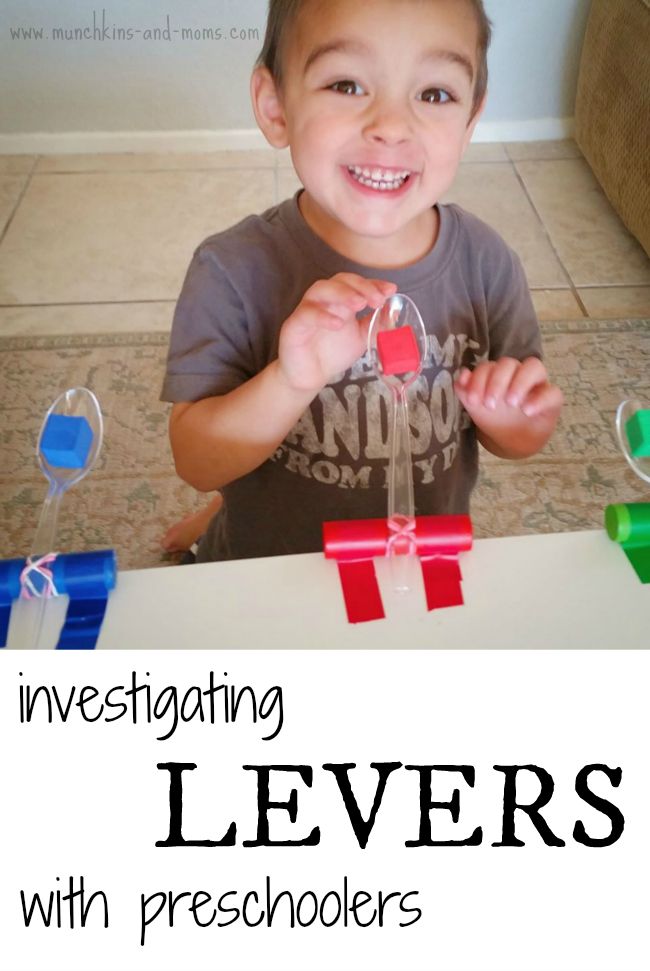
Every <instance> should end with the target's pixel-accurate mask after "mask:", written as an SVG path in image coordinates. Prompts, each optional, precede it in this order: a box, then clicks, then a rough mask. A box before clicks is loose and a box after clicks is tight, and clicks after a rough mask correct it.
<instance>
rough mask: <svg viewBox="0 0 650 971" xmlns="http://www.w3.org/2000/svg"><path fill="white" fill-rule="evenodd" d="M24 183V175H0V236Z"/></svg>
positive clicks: (25, 180)
mask: <svg viewBox="0 0 650 971" xmlns="http://www.w3.org/2000/svg"><path fill="white" fill-rule="evenodd" d="M26 182H27V176H26V175H0V236H2V233H3V232H4V229H5V226H6V225H7V223H8V222H9V219H10V218H11V214H12V212H13V211H14V209H15V208H16V203H17V202H18V199H19V198H20V193H21V192H22V191H23V188H24V187H25V183H26Z"/></svg>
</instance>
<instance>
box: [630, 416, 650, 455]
mask: <svg viewBox="0 0 650 971" xmlns="http://www.w3.org/2000/svg"><path fill="white" fill-rule="evenodd" d="M625 434H626V435H627V440H628V442H629V445H630V452H631V453H632V455H633V456H634V458H637V459H639V458H646V457H648V456H650V408H644V409H642V410H640V411H636V412H635V413H634V414H633V415H632V417H631V418H628V420H627V421H626V422H625Z"/></svg>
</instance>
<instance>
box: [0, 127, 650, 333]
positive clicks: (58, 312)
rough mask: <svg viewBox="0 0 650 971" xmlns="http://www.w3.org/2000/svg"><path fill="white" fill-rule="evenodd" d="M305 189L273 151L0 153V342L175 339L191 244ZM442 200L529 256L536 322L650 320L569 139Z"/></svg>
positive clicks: (648, 288) (640, 283)
mask: <svg viewBox="0 0 650 971" xmlns="http://www.w3.org/2000/svg"><path fill="white" fill-rule="evenodd" d="M298 184H299V183H298V180H297V177H296V175H295V172H294V171H293V168H292V166H291V160H290V158H289V155H288V153H287V152H279V153H278V152H274V151H272V150H270V149H269V150H256V151H250V152H214V153H209V154H167V155H155V154H144V155H135V154H120V155H52V156H0V336H3V335H4V336H9V335H15V334H28V333H29V334H36V333H41V334H57V333H59V334H60V333H70V332H75V333H84V332H93V331H94V332H102V333H110V332H116V331H136V330H137V331H143V330H156V331H164V330H166V329H167V328H168V327H169V325H170V321H171V316H172V313H173V308H174V302H175V299H176V297H177V295H178V292H179V289H180V286H181V283H182V280H183V277H184V274H185V270H186V268H187V264H188V262H189V260H190V257H191V255H192V252H193V250H194V248H195V246H196V245H197V244H198V243H199V242H200V241H201V240H202V239H203V238H204V237H205V236H207V235H209V234H210V233H213V232H215V231H217V230H219V229H222V228H225V227H226V226H228V225H230V224H232V223H233V222H235V221H237V220H238V219H241V218H242V217H243V216H245V215H247V214H248V213H250V212H253V211H261V210H263V209H265V208H267V207H268V206H271V205H273V203H274V202H276V201H279V200H281V199H284V198H286V197H287V196H288V195H290V194H292V193H293V192H294V191H295V189H296V188H297V186H298ZM447 198H448V199H449V200H453V201H456V202H459V203H460V204H461V205H463V206H465V207H466V208H468V209H470V210H471V211H472V212H475V213H476V214H477V215H478V216H480V217H481V218H483V219H485V220H486V221H487V222H489V223H491V224H492V225H493V226H494V227H495V228H496V229H497V230H498V231H499V232H500V233H501V234H502V235H503V236H504V237H505V238H506V240H507V241H508V242H509V243H510V244H511V245H512V246H513V247H514V249H515V250H516V251H517V252H518V253H519V254H520V256H521V258H522V260H523V263H524V266H525V269H526V272H527V275H528V280H529V284H530V287H531V291H532V294H533V299H534V302H535V305H536V307H537V310H538V313H539V316H540V318H541V319H543V320H544V319H546V320H551V319H558V318H581V317H601V318H602V317H604V318H606V317H648V316H650V261H649V260H648V258H647V256H646V255H645V253H644V252H643V250H642V249H641V247H640V246H639V244H638V243H637V242H636V241H635V240H634V238H633V237H632V236H631V235H630V234H629V233H628V232H627V231H626V229H625V227H624V226H623V225H622V223H621V221H620V220H619V218H618V216H617V215H616V213H615V212H614V210H613V209H612V207H611V206H610V205H609V203H608V201H607V199H606V198H605V196H604V194H603V193H602V191H601V189H600V187H599V186H598V184H597V182H596V181H595V179H594V177H593V175H592V174H591V171H590V169H589V167H588V166H587V164H586V162H585V160H584V159H583V158H582V156H581V153H580V151H579V149H578V148H577V146H576V144H575V143H574V142H572V141H562V142H533V143H530V142H529V143H517V144H477V145H473V146H470V150H469V152H468V154H467V156H466V159H465V161H464V162H463V165H462V166H461V169H460V172H459V175H458V178H457V180H456V183H455V184H454V186H453V188H452V190H451V191H450V193H449V195H448V197H447Z"/></svg>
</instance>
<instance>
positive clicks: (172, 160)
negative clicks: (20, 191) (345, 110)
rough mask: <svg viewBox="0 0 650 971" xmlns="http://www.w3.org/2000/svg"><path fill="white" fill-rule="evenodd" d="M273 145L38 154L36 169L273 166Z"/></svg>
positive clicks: (126, 169)
mask: <svg viewBox="0 0 650 971" xmlns="http://www.w3.org/2000/svg"><path fill="white" fill-rule="evenodd" d="M275 164H276V161H275V152H274V150H273V149H271V148H268V149H251V150H249V151H232V152H160V153H158V152H116V153H114V154H105V155H104V154H88V155H42V156H41V157H40V158H39V160H38V162H37V165H36V170H35V171H36V172H38V173H44V172H152V171H173V170H178V171H181V170H183V171H192V170H194V171H200V170H205V169H210V170H211V169H238V168H264V169H269V168H274V167H275Z"/></svg>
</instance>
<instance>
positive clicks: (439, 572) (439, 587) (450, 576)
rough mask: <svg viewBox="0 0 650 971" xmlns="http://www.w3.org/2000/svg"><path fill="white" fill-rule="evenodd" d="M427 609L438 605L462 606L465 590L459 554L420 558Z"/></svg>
mask: <svg viewBox="0 0 650 971" xmlns="http://www.w3.org/2000/svg"><path fill="white" fill-rule="evenodd" d="M420 564H421V566H422V578H423V580H424V592H425V594H426V598H427V610H436V608H438V607H460V606H462V604H463V591H462V588H461V585H460V583H461V580H462V579H463V577H462V574H461V572H460V565H459V563H458V557H457V556H431V557H428V556H427V557H423V558H422V559H421V560H420Z"/></svg>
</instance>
